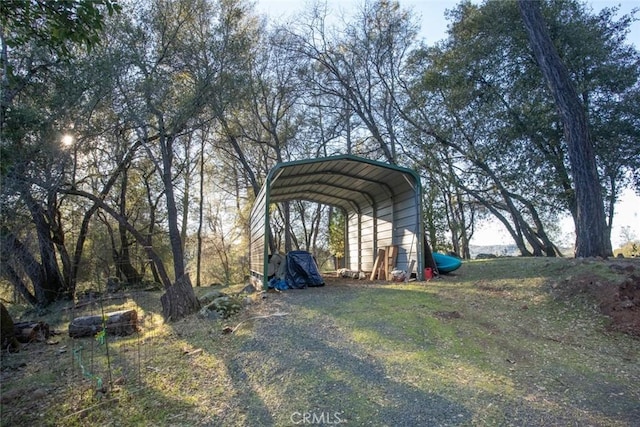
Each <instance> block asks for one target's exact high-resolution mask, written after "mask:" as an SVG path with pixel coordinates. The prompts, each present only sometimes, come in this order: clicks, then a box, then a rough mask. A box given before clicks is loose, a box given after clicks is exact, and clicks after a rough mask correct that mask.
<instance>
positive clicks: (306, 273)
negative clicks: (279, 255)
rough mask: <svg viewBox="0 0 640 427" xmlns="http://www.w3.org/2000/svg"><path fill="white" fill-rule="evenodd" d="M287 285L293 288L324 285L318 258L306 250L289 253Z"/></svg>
mask: <svg viewBox="0 0 640 427" xmlns="http://www.w3.org/2000/svg"><path fill="white" fill-rule="evenodd" d="M286 280H287V285H289V287H290V288H293V289H302V288H306V287H307V286H310V287H313V286H324V280H323V279H322V276H321V275H320V272H319V271H318V266H317V265H316V260H315V259H313V256H312V255H311V254H310V253H309V252H306V251H291V252H289V253H287V277H286Z"/></svg>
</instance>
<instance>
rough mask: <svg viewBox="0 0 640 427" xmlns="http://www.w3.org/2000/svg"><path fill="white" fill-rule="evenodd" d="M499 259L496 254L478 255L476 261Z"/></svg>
mask: <svg viewBox="0 0 640 427" xmlns="http://www.w3.org/2000/svg"><path fill="white" fill-rule="evenodd" d="M491 258H498V257H497V256H496V255H495V254H478V255H476V259H491Z"/></svg>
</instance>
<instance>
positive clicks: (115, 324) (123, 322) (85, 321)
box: [69, 310, 139, 338]
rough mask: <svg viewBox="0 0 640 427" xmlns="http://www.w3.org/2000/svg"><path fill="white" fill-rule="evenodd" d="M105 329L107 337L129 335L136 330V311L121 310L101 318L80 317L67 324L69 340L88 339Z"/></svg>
mask: <svg viewBox="0 0 640 427" xmlns="http://www.w3.org/2000/svg"><path fill="white" fill-rule="evenodd" d="M103 326H104V328H105V329H106V332H107V334H108V335H121V336H124V335H131V334H133V333H135V332H137V331H138V330H139V329H138V312H137V311H136V310H122V311H114V312H112V313H107V314H105V315H104V319H103V317H102V316H82V317H77V318H75V319H73V321H72V322H71V323H69V336H70V337H71V338H80V337H90V336H94V335H96V334H97V333H98V332H100V331H101V330H102V327H103Z"/></svg>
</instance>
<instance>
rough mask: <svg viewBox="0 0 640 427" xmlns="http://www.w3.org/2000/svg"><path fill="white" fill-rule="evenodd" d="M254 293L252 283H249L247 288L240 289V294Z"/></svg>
mask: <svg viewBox="0 0 640 427" xmlns="http://www.w3.org/2000/svg"><path fill="white" fill-rule="evenodd" d="M255 291H256V287H255V286H253V284H252V283H249V284H248V285H247V286H245V287H244V288H243V289H242V292H244V293H245V294H252V293H254V292H255Z"/></svg>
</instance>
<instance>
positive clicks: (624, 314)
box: [556, 263, 640, 337]
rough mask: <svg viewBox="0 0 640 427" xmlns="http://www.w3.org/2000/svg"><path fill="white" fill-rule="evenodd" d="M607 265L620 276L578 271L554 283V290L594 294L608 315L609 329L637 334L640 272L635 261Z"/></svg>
mask: <svg viewBox="0 0 640 427" xmlns="http://www.w3.org/2000/svg"><path fill="white" fill-rule="evenodd" d="M609 269H610V270H611V271H612V272H615V273H617V274H619V275H621V276H623V279H622V280H620V279H617V278H613V279H606V278H603V277H601V276H594V275H592V274H587V273H581V274H580V275H578V276H574V277H568V278H566V279H565V280H564V281H563V283H561V284H559V285H557V287H556V291H558V292H556V293H560V294H564V296H567V297H573V296H576V295H580V294H583V295H584V294H586V295H588V296H590V297H592V298H594V299H595V301H596V303H597V304H598V307H599V309H600V311H601V312H602V313H603V314H604V315H606V316H608V317H609V318H610V319H611V324H610V325H609V329H611V330H614V331H620V332H624V333H627V334H629V335H633V336H636V337H640V273H639V272H638V271H636V267H635V266H634V265H632V264H625V263H622V264H621V263H612V264H610V265H609Z"/></svg>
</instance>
